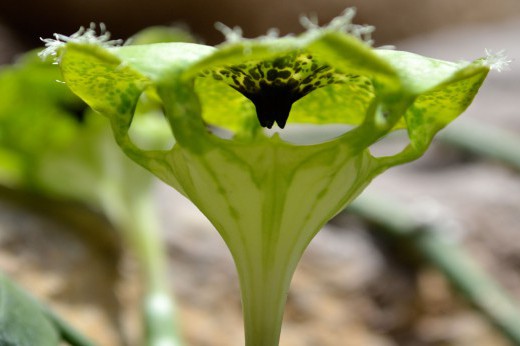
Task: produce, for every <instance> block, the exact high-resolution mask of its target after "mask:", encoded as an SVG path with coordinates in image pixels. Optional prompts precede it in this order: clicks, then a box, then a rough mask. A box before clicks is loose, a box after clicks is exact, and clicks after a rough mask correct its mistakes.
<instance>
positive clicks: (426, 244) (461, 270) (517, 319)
mask: <svg viewBox="0 0 520 346" xmlns="http://www.w3.org/2000/svg"><path fill="white" fill-rule="evenodd" d="M347 211H349V212H352V213H354V214H357V215H360V216H361V217H363V218H365V219H367V220H368V221H370V222H373V223H375V224H376V225H377V226H379V227H380V228H381V229H382V230H384V231H386V232H387V233H388V234H390V235H392V236H394V237H396V238H399V239H401V240H403V239H404V240H407V241H410V242H411V243H412V244H413V245H414V246H415V247H416V248H417V249H418V250H419V253H420V254H421V255H422V256H424V257H425V258H426V259H427V260H428V261H430V262H431V263H433V264H434V265H435V266H436V267H437V268H438V269H439V270H441V271H442V272H443V273H444V274H445V275H446V277H447V278H448V280H449V281H450V282H451V283H452V284H453V286H455V287H456V288H457V289H458V290H459V291H460V292H461V293H462V294H464V296H465V297H466V298H468V299H469V301H470V302H471V303H472V304H473V305H474V306H475V307H477V308H478V309H479V310H480V311H481V312H482V313H483V314H484V315H485V316H486V317H488V319H489V320H490V321H491V322H492V323H493V324H494V325H495V326H497V327H498V328H499V329H500V330H501V331H502V332H503V333H504V335H505V336H507V337H508V338H509V339H510V340H511V341H512V342H513V343H514V344H515V345H520V311H519V310H518V308H517V305H516V304H515V302H514V300H513V299H511V298H510V297H509V296H508V294H507V293H506V292H504V291H503V289H502V288H501V287H499V286H498V285H497V284H496V283H495V281H494V280H493V279H492V278H491V277H489V276H488V275H487V274H486V273H485V272H484V271H483V270H482V269H481V268H480V267H479V266H478V265H477V264H476V263H475V262H474V261H473V260H472V259H471V257H470V256H469V255H468V254H466V253H465V252H464V250H463V249H461V248H460V247H459V246H457V244H455V243H453V242H451V241H449V240H448V239H446V237H444V236H443V232H444V231H445V230H443V229H441V227H440V226H439V225H437V224H435V223H430V224H428V223H422V222H421V221H420V220H417V218H416V217H414V215H411V214H410V213H409V212H408V211H407V209H406V207H404V206H401V205H399V204H398V203H395V201H393V200H387V199H384V198H381V197H375V196H372V195H363V196H361V197H360V198H358V199H357V200H356V201H354V202H353V203H352V204H351V205H350V206H349V207H348V209H347Z"/></svg>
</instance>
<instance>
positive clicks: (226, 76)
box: [203, 53, 358, 128]
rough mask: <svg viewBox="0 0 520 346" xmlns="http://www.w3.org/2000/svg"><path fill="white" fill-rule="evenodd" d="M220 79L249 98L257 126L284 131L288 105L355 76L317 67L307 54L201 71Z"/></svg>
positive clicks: (288, 111) (288, 110)
mask: <svg viewBox="0 0 520 346" xmlns="http://www.w3.org/2000/svg"><path fill="white" fill-rule="evenodd" d="M203 75H206V76H212V77H213V78H214V79H216V80H223V81H224V82H226V83H227V84H229V85H230V86H231V87H232V88H234V89H236V90H237V91H239V92H240V93H242V94H243V95H244V96H245V97H247V98H248V99H250V100H251V101H252V102H253V104H254V105H255V107H256V114H257V117H258V120H259V122H260V125H262V126H263V127H267V128H271V127H272V126H273V124H274V123H275V122H276V123H277V124H278V126H279V127H280V128H284V127H285V124H286V122H287V118H288V117H289V113H290V111H291V107H292V104H293V103H294V102H296V101H298V100H299V99H301V98H302V97H304V96H305V95H307V94H308V93H310V92H311V91H313V90H316V89H318V88H321V87H324V86H327V85H329V84H333V83H345V82H347V81H349V80H354V79H356V78H357V77H358V76H355V75H344V74H340V73H337V72H335V71H334V69H333V68H332V67H330V66H328V65H323V64H319V63H318V62H317V61H316V60H315V59H314V58H313V57H312V56H311V55H309V54H303V53H299V54H292V55H288V56H283V57H278V58H275V59H272V60H269V61H261V62H258V61H251V62H248V63H247V64H240V65H235V66H224V67H222V68H219V69H215V70H212V71H211V72H210V71H205V72H203Z"/></svg>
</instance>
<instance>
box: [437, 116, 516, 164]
mask: <svg viewBox="0 0 520 346" xmlns="http://www.w3.org/2000/svg"><path fill="white" fill-rule="evenodd" d="M439 139H440V140H442V141H443V142H446V143H448V144H451V145H454V146H457V147H460V148H463V149H465V150H468V151H471V152H473V153H476V154H479V155H482V156H487V157H490V158H493V159H497V160H500V161H502V162H504V163H506V164H508V165H510V166H512V167H515V168H516V169H518V170H520V136H518V135H517V134H515V133H512V132H511V131H506V130H503V129H500V128H498V127H495V126H492V125H490V124H482V123H480V122H478V121H475V120H464V121H461V122H460V123H458V124H456V125H454V126H451V127H448V128H446V129H444V130H443V131H441V132H440V133H439Z"/></svg>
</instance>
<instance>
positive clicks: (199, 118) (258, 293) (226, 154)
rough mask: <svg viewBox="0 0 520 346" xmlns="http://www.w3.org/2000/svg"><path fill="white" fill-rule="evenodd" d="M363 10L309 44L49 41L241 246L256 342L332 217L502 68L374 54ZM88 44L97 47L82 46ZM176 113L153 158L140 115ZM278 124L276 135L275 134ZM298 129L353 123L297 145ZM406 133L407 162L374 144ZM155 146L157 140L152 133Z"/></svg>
mask: <svg viewBox="0 0 520 346" xmlns="http://www.w3.org/2000/svg"><path fill="white" fill-rule="evenodd" d="M352 15H353V11H352V10H347V11H346V12H345V13H344V14H343V15H342V16H340V17H338V18H336V19H334V20H333V21H332V22H331V23H330V24H329V25H327V26H325V27H319V26H317V25H316V24H315V23H313V22H312V21H310V20H308V19H306V20H304V23H305V24H306V26H307V31H306V32H305V33H303V34H301V35H299V36H285V37H277V36H276V35H272V34H269V35H267V36H264V37H260V38H257V39H244V38H242V37H241V35H240V32H239V30H236V29H235V30H232V29H229V28H226V27H223V31H224V33H225V34H226V36H227V38H228V39H227V42H225V43H223V44H222V45H220V46H217V47H216V48H215V47H209V46H205V45H199V44H189V43H168V44H153V45H143V46H123V47H112V46H111V45H110V44H109V45H106V44H105V42H106V41H108V37H106V36H102V39H101V40H99V41H98V42H92V35H91V34H92V32H90V33H89V34H88V35H85V33H83V35H77V36H76V37H72V38H67V37H64V36H59V37H57V40H48V41H47V44H48V49H47V50H46V52H45V53H46V54H55V55H56V57H57V61H58V62H59V64H60V67H61V69H62V72H63V79H64V81H65V82H66V84H67V85H68V86H69V87H70V88H71V89H72V90H73V91H74V92H75V93H76V94H77V95H79V96H80V97H81V98H82V99H83V100H84V101H85V102H87V103H88V104H89V105H90V106H91V107H92V108H93V109H94V110H97V111H98V112H100V113H102V114H103V115H105V116H106V117H108V118H109V119H110V121H111V124H112V129H113V132H114V135H115V138H116V140H117V142H118V143H119V145H120V147H121V148H122V149H123V150H124V152H125V153H126V154H127V155H128V156H129V157H131V158H132V159H133V160H135V161H136V162H138V163H139V164H141V165H142V166H143V167H145V168H146V169H148V170H149V171H150V172H152V173H154V174H155V175H156V176H158V177H159V178H161V179H162V180H163V181H165V182H166V183H168V184H169V185H171V186H173V187H174V188H175V189H177V190H178V191H180V192H181V193H182V194H184V195H185V196H186V197H187V198H189V199H190V200H191V201H192V202H193V203H194V204H195V205H196V206H197V207H198V208H199V209H200V210H201V211H202V212H203V213H204V214H205V215H206V217H207V218H208V219H209V220H210V221H211V222H212V223H213V225H214V226H215V228H216V229H217V230H218V231H219V233H220V235H221V236H222V238H223V239H224V240H225V242H226V244H227V246H228V247H229V249H230V251H231V253H232V255H233V258H234V260H235V263H236V266H237V270H238V273H239V277H240V286H241V291H242V301H243V309H244V319H245V330H246V344H247V345H269V346H272V345H276V344H278V340H279V335H280V328H281V321H282V316H283V309H284V304H285V300H286V296H287V292H288V289H289V284H290V281H291V277H292V274H293V272H294V270H295V268H296V265H297V263H298V261H299V259H300V257H301V255H302V253H303V252H304V250H305V248H306V247H307V245H308V244H309V242H310V241H311V240H312V238H313V237H314V236H315V235H316V233H317V232H318V231H319V230H320V228H321V227H322V226H323V225H324V224H325V223H326V222H327V221H328V220H330V219H331V218H332V217H333V216H334V215H336V214H337V213H338V212H339V211H341V210H342V209H343V208H345V206H346V205H347V204H348V203H349V202H350V201H352V200H353V199H354V198H355V197H356V196H357V195H358V194H359V193H360V192H361V191H362V190H363V189H364V188H365V187H366V186H367V184H368V183H369V182H370V181H371V180H372V179H373V178H374V177H375V176H377V175H378V174H380V173H381V172H383V171H385V170H386V169H387V168H389V167H392V166H395V165H397V164H402V163H405V162H409V161H411V160H414V159H416V158H418V157H420V156H421V155H422V154H423V153H424V152H425V150H426V149H427V148H428V146H429V144H430V142H431V140H432V138H433V137H434V135H435V134H436V133H437V132H438V131H439V130H441V129H442V128H443V127H444V126H445V125H447V124H448V123H449V122H451V121H452V120H453V119H455V118H456V117H457V116H458V115H459V114H461V113H462V112H463V111H464V110H465V109H466V108H467V107H468V105H469V104H470V103H471V101H472V99H473V97H474V96H475V94H476V93H477V91H478V89H479V87H480V85H481V84H482V82H483V80H484V79H485V77H486V75H487V73H488V71H489V69H490V66H489V61H490V59H479V60H476V61H474V62H471V63H451V62H446V61H440V60H435V59H430V58H425V57H422V56H418V55H415V54H412V53H407V52H401V51H396V50H387V49H373V48H371V46H370V44H369V43H370V40H369V38H367V36H368V35H369V34H370V32H371V30H372V28H371V27H362V26H357V25H354V24H351V18H352ZM83 36H85V37H86V39H83V38H82V37H83ZM150 105H156V106H157V107H158V108H159V109H162V110H163V111H164V117H165V118H166V120H167V122H168V124H169V126H170V128H171V131H172V135H173V137H174V138H175V144H174V145H173V147H172V148H171V149H170V150H145V149H143V148H141V147H139V146H138V145H137V144H135V143H134V142H133V140H132V138H131V135H130V134H129V133H130V132H131V131H130V129H131V128H133V126H134V125H132V123H133V121H134V119H133V118H134V112H135V110H136V108H137V109H139V108H140V107H144V106H147V107H150ZM275 123H276V124H277V125H278V127H279V128H280V129H279V130H278V131H277V132H276V133H274V134H269V133H268V132H266V131H264V127H267V128H271V127H272V126H274V124H275ZM286 123H287V124H312V125H314V126H315V129H316V130H317V131H319V129H320V128H321V126H322V125H325V124H338V125H344V126H343V127H345V125H348V126H350V127H351V129H350V130H349V131H344V133H340V134H337V136H336V137H334V138H328V139H327V140H322V141H318V142H317V143H305V144H302V145H297V144H295V143H291V142H289V141H287V140H284V139H283V137H284V132H285V131H287V129H284V130H281V129H282V128H284V127H285V126H286ZM401 129H405V130H406V131H407V133H408V138H409V144H408V145H407V146H406V148H405V149H403V150H402V151H401V152H399V153H397V154H395V155H391V156H385V157H374V156H373V155H372V154H371V153H370V150H369V147H370V146H371V145H372V144H374V143H375V142H377V141H378V140H380V139H381V138H382V137H384V136H385V135H387V134H388V133H391V132H393V131H397V130H401ZM151 135H152V136H153V134H151Z"/></svg>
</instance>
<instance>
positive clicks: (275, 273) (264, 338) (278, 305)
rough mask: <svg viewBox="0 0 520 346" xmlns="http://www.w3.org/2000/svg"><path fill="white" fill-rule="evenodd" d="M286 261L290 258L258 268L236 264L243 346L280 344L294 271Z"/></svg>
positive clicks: (276, 260) (293, 265)
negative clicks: (242, 326)
mask: <svg viewBox="0 0 520 346" xmlns="http://www.w3.org/2000/svg"><path fill="white" fill-rule="evenodd" d="M288 261H289V258H287V259H286V260H285V259H273V260H270V261H268V262H264V263H261V264H260V265H257V266H254V265H242V263H244V262H247V261H236V263H237V266H239V267H238V273H239V278H240V289H241V294H242V306H243V313H244V328H245V340H246V342H245V344H246V346H276V345H278V343H279V339H280V332H281V328H282V319H283V314H284V307H285V302H286V300H287V294H288V291H289V286H290V282H291V278H292V275H293V273H294V268H295V264H292V263H288ZM252 262H253V261H249V264H251V263H252ZM296 263H297V261H296Z"/></svg>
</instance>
